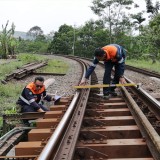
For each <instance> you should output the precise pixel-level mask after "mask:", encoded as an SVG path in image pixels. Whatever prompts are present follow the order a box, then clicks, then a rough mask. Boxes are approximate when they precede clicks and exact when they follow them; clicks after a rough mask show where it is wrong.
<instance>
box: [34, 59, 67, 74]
mask: <svg viewBox="0 0 160 160" xmlns="http://www.w3.org/2000/svg"><path fill="white" fill-rule="evenodd" d="M68 68H69V65H68V64H67V63H66V62H64V61H60V60H55V59H53V60H49V61H48V65H47V66H45V67H43V68H42V69H39V70H37V72H40V73H63V74H65V73H66V72H67V71H68Z"/></svg>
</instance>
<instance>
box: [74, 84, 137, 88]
mask: <svg viewBox="0 0 160 160" xmlns="http://www.w3.org/2000/svg"><path fill="white" fill-rule="evenodd" d="M122 86H124V87H128V86H135V87H137V88H139V84H135V83H125V84H95V85H85V86H73V87H74V88H76V89H82V88H104V87H122Z"/></svg>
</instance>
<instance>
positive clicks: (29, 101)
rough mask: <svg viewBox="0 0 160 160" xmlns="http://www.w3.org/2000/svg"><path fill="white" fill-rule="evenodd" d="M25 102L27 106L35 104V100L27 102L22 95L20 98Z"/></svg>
mask: <svg viewBox="0 0 160 160" xmlns="http://www.w3.org/2000/svg"><path fill="white" fill-rule="evenodd" d="M19 98H20V99H21V100H22V101H23V102H25V103H26V104H28V105H30V104H31V103H32V102H35V99H31V100H29V101H28V100H27V99H25V98H24V97H23V96H22V95H21V96H20V97H19Z"/></svg>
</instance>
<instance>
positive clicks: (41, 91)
mask: <svg viewBox="0 0 160 160" xmlns="http://www.w3.org/2000/svg"><path fill="white" fill-rule="evenodd" d="M42 100H47V101H52V100H53V101H54V98H53V97H51V96H49V95H47V93H46V89H45V86H44V78H43V77H36V78H35V80H34V82H31V83H29V84H28V85H27V86H26V87H25V88H24V89H23V91H22V93H21V95H20V97H19V99H18V101H17V104H18V106H19V107H20V112H21V113H24V112H45V111H49V109H48V108H47V107H45V106H43V103H42ZM25 122H26V123H28V120H24V123H25Z"/></svg>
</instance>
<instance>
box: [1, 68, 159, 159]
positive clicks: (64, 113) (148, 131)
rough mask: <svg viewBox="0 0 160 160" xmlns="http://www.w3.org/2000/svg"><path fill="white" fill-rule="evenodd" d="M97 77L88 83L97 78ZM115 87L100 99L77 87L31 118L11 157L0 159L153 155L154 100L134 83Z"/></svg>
mask: <svg viewBox="0 0 160 160" xmlns="http://www.w3.org/2000/svg"><path fill="white" fill-rule="evenodd" d="M85 68H86V66H84V70H85ZM97 76H98V77H101V76H102V75H98V74H95V75H94V76H93V77H92V80H91V81H90V83H91V84H96V83H100V81H99V82H98V79H101V78H98V79H97ZM118 92H119V96H118V97H112V98H110V99H109V100H105V99H103V98H102V97H101V96H99V94H100V93H101V90H100V89H83V90H77V92H76V93H75V95H74V97H66V98H64V99H62V100H61V102H59V104H57V105H55V106H52V107H51V111H50V112H46V113H45V115H44V118H43V119H38V120H37V121H36V128H34V129H31V130H30V131H29V132H28V136H27V137H28V138H27V141H26V142H20V143H18V144H17V145H16V146H15V153H16V155H15V156H10V157H7V156H4V157H2V156H1V157H0V158H2V159H7V158H10V159H38V160H52V159H54V160H60V159H66V160H70V159H74V160H87V159H90V160H95V159H109V160H112V159H113V160H118V159H121V160H122V159H124V160H125V159H126V160H134V159H135V160H152V159H155V160H159V159H160V138H159V134H160V132H159V126H158V124H159V123H158V122H159V113H160V112H159V109H160V106H159V103H157V101H155V100H154V99H151V97H149V96H147V94H146V93H145V92H143V90H137V89H136V88H130V87H126V88H124V87H121V88H119V90H118ZM140 92H141V93H143V94H140ZM142 95H143V96H142ZM144 95H145V96H144ZM149 99H150V100H149ZM158 112H159V113H158Z"/></svg>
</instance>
